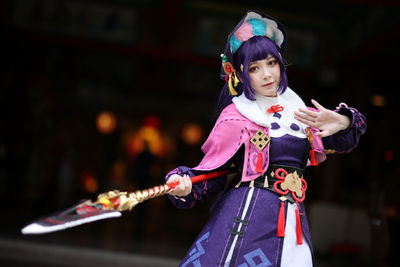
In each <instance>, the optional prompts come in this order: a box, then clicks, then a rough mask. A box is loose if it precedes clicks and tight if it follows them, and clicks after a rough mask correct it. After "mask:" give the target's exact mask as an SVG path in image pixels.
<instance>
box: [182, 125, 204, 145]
mask: <svg viewBox="0 0 400 267" xmlns="http://www.w3.org/2000/svg"><path fill="white" fill-rule="evenodd" d="M182 139H183V141H184V142H185V143H186V144H188V145H197V144H199V143H200V142H201V140H202V139H203V129H202V128H201V126H200V125H198V124H196V123H188V124H186V125H185V126H184V127H183V129H182Z"/></svg>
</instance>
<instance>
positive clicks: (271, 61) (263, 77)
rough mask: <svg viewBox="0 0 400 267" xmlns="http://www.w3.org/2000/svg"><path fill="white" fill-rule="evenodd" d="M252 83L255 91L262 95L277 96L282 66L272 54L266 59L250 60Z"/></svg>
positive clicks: (249, 69)
mask: <svg viewBox="0 0 400 267" xmlns="http://www.w3.org/2000/svg"><path fill="white" fill-rule="evenodd" d="M248 71H249V76H250V85H251V87H252V88H253V89H254V91H255V92H256V93H257V94H259V95H262V96H276V95H277V92H278V87H279V83H280V81H281V68H280V66H279V63H278V61H277V60H276V58H275V57H274V56H272V55H269V56H268V57H267V58H266V59H262V60H257V61H254V62H250V64H249V68H248Z"/></svg>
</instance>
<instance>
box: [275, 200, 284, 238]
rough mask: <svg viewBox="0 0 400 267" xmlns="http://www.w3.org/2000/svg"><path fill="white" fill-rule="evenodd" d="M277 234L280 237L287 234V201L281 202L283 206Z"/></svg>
mask: <svg viewBox="0 0 400 267" xmlns="http://www.w3.org/2000/svg"><path fill="white" fill-rule="evenodd" d="M276 236H279V237H284V236H285V203H284V202H281V207H280V209H279V216H278V228H277V230H276Z"/></svg>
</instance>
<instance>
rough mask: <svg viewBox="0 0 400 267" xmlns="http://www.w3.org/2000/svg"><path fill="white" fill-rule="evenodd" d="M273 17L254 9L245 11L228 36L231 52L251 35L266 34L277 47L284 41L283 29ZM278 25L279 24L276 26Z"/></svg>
mask: <svg viewBox="0 0 400 267" xmlns="http://www.w3.org/2000/svg"><path fill="white" fill-rule="evenodd" d="M278 23H279V22H277V21H276V20H275V19H273V18H271V17H267V16H266V15H264V14H261V13H257V12H254V11H249V12H247V14H246V16H245V17H244V18H243V19H242V21H241V23H239V24H238V26H236V28H235V30H234V31H233V32H232V33H231V35H230V37H229V45H230V48H231V52H232V53H235V52H236V51H237V50H238V49H239V47H240V46H241V45H242V43H243V42H246V41H247V40H249V39H250V38H251V37H253V36H266V37H268V38H269V39H271V40H272V41H273V42H274V43H275V44H276V45H277V46H278V47H279V48H281V46H282V44H283V42H284V37H285V36H284V29H283V27H282V26H281V25H280V24H278ZM278 25H279V26H278Z"/></svg>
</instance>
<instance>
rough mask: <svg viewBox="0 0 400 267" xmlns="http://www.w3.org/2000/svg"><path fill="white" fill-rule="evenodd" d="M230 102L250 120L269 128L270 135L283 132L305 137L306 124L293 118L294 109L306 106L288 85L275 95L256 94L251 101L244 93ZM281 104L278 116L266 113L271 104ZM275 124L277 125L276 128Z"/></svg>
mask: <svg viewBox="0 0 400 267" xmlns="http://www.w3.org/2000/svg"><path fill="white" fill-rule="evenodd" d="M232 102H233V103H234V104H235V107H236V108H237V110H238V111H239V113H240V114H242V115H243V116H245V117H246V118H247V119H249V120H250V121H252V122H254V123H256V124H258V125H261V126H264V127H268V128H270V135H271V136H272V137H280V136H283V135H285V134H290V135H293V136H297V137H301V138H304V137H305V129H306V128H307V126H306V125H305V124H302V123H300V122H299V121H298V120H296V119H295V118H294V114H293V112H294V111H297V110H298V109H299V108H304V109H305V108H306V105H305V104H304V102H303V100H302V99H301V98H300V97H299V96H298V95H297V94H296V93H295V92H294V91H293V90H292V89H290V88H289V87H287V88H286V91H285V92H284V93H283V94H278V96H276V97H265V96H260V95H256V100H255V101H252V100H249V99H247V98H246V96H245V95H244V94H241V95H240V96H238V97H234V98H233V99H232ZM277 104H279V105H280V106H283V108H284V110H283V111H281V112H279V115H280V116H276V115H275V116H274V114H273V113H272V114H271V113H268V112H267V109H268V108H270V107H271V106H272V105H277ZM293 124H295V125H297V126H299V128H300V130H294V129H293V127H291V126H292V125H293ZM276 125H279V128H278V129H274V128H276Z"/></svg>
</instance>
